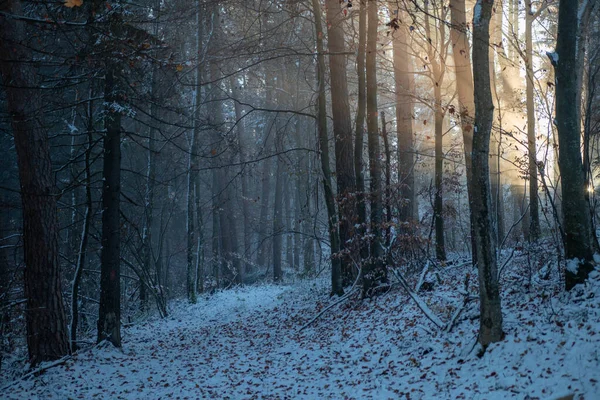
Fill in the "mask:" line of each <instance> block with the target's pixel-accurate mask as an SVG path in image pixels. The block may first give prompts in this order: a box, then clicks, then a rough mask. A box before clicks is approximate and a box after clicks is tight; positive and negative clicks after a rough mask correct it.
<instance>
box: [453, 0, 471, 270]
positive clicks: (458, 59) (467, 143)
mask: <svg viewBox="0 0 600 400" xmlns="http://www.w3.org/2000/svg"><path fill="white" fill-rule="evenodd" d="M466 18H467V17H466V10H465V0H450V19H451V22H452V29H451V30H450V40H451V42H452V54H453V56H454V66H455V69H456V72H455V74H456V92H457V94H458V104H459V115H460V125H461V129H462V135H463V142H464V151H465V170H466V175H467V197H468V199H469V205H470V206H471V205H472V204H473V196H474V192H473V191H474V188H473V186H472V182H473V177H472V175H473V168H472V160H471V154H472V149H473V118H474V116H475V100H474V97H473V75H472V72H471V59H470V54H471V51H470V48H469V39H468V37H467V34H466V31H467V19H466ZM469 220H470V231H471V252H472V254H471V255H472V260H473V264H474V265H475V264H476V263H477V251H476V245H475V220H474V217H473V213H472V212H471V213H470V216H469Z"/></svg>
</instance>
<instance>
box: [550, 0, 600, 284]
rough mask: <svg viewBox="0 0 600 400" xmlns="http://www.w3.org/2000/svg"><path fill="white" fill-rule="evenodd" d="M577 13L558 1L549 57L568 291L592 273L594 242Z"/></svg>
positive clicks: (573, 5)
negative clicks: (583, 156) (553, 43)
mask: <svg viewBox="0 0 600 400" xmlns="http://www.w3.org/2000/svg"><path fill="white" fill-rule="evenodd" d="M578 12H579V5H578V2H576V1H567V0H561V1H560V3H559V12H558V37H557V40H556V51H555V52H554V53H549V54H548V56H549V57H550V61H551V62H552V65H553V66H554V70H555V73H556V125H557V127H558V146H559V153H558V165H559V168H560V174H561V186H562V203H561V205H562V214H563V229H564V233H565V235H564V247H565V257H566V258H567V269H566V271H565V285H566V288H567V290H570V289H571V288H573V286H575V285H576V284H578V283H582V282H583V281H585V279H586V278H587V276H588V274H589V272H590V271H591V270H592V269H593V266H592V265H591V264H590V263H589V262H588V261H590V260H591V259H592V253H593V247H592V240H593V239H592V229H591V226H590V225H591V224H590V214H589V205H588V202H587V201H586V198H585V190H586V187H585V179H584V171H583V163H582V159H581V149H580V145H581V138H580V137H581V134H580V110H579V109H578V105H579V104H580V102H579V100H578V97H579V96H580V93H579V85H578V82H579V78H578V76H577V73H576V70H577V48H578V47H577V40H578V39H577V36H578V32H579V31H578V27H579V24H578Z"/></svg>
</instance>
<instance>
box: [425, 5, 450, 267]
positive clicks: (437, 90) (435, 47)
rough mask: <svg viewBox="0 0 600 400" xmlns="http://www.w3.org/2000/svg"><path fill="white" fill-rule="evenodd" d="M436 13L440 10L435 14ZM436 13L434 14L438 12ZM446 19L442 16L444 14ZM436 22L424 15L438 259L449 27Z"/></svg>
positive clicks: (440, 254)
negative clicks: (432, 121)
mask: <svg viewBox="0 0 600 400" xmlns="http://www.w3.org/2000/svg"><path fill="white" fill-rule="evenodd" d="M425 12H426V13H428V3H425ZM436 15H437V14H436ZM436 15H434V16H436ZM442 19H443V18H442ZM434 21H435V23H436V27H437V29H436V32H435V33H433V32H432V30H431V25H430V15H427V16H426V17H425V32H426V35H427V37H428V38H430V39H429V43H428V46H427V53H428V58H429V62H430V65H431V70H430V78H431V80H432V81H433V82H432V83H433V97H434V105H433V112H434V119H435V135H434V136H435V197H434V202H433V217H434V222H435V254H436V257H437V259H438V260H440V261H445V260H446V243H445V238H444V215H443V214H444V201H443V196H444V191H443V178H444V149H443V140H444V137H443V134H444V132H443V131H444V126H443V124H444V113H445V112H444V110H443V107H442V85H443V83H444V76H445V73H446V60H445V58H446V51H447V50H446V49H447V47H446V44H445V41H446V30H445V24H443V23H441V22H438V21H437V19H434Z"/></svg>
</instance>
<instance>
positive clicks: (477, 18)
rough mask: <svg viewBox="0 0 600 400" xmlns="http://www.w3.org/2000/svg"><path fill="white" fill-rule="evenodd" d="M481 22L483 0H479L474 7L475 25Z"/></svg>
mask: <svg viewBox="0 0 600 400" xmlns="http://www.w3.org/2000/svg"><path fill="white" fill-rule="evenodd" d="M480 22H481V0H477V2H476V3H475V7H474V8H473V25H479V23H480Z"/></svg>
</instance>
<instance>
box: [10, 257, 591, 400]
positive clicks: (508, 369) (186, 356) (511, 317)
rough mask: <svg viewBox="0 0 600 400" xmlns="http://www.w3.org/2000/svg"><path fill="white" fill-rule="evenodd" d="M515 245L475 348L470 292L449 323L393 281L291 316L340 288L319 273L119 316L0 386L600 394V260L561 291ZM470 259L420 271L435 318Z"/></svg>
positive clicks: (244, 393) (455, 292)
mask: <svg viewBox="0 0 600 400" xmlns="http://www.w3.org/2000/svg"><path fill="white" fill-rule="evenodd" d="M519 257H521V261H523V260H524V259H525V258H523V257H524V256H520V255H519V254H516V257H514V262H511V264H510V266H509V268H507V270H506V271H504V272H503V275H502V276H503V278H502V282H503V307H504V330H505V332H506V338H505V339H504V340H503V341H502V342H500V343H497V344H493V345H491V346H490V347H489V348H488V349H487V351H486V352H485V354H484V355H483V357H482V358H479V357H478V356H477V351H478V348H477V346H475V344H476V334H477V327H478V320H477V316H478V305H477V304H478V302H477V300H473V301H471V302H470V303H468V304H467V306H466V308H465V310H464V311H463V312H462V313H461V314H460V316H459V317H458V318H457V319H456V324H455V325H454V326H453V328H452V329H451V330H450V332H446V331H445V330H444V329H438V328H437V327H436V326H435V325H434V324H433V323H432V322H431V321H430V320H429V319H428V318H426V317H425V315H424V314H423V312H421V310H420V309H419V308H418V307H417V305H416V303H415V302H414V301H412V300H411V298H410V297H409V296H408V295H407V293H406V292H405V291H404V290H403V289H402V287H400V286H395V285H394V286H393V287H392V289H391V290H390V291H389V292H388V293H387V294H383V295H380V296H378V297H377V298H375V299H372V300H360V298H359V297H358V296H357V295H356V296H355V295H352V296H350V297H349V299H348V300H347V301H345V302H343V303H341V304H338V305H335V306H334V307H332V308H331V309H329V310H327V311H326V312H325V313H324V314H323V315H322V316H321V317H320V318H318V319H317V320H315V321H314V322H313V323H312V324H310V325H309V326H308V327H306V329H304V330H300V329H301V328H302V327H303V326H304V325H305V324H307V323H308V322H309V321H311V320H312V319H313V318H314V317H315V316H316V315H317V314H318V313H319V312H320V311H322V310H324V309H325V307H327V306H328V305H330V304H333V303H334V302H335V301H336V299H332V298H329V296H328V289H327V282H326V281H323V280H321V281H303V282H299V283H296V284H291V285H287V286H286V285H280V286H276V285H262V286H250V287H244V288H239V289H233V290H229V291H222V292H218V293H216V294H214V295H211V296H202V297H201V298H200V300H199V302H198V304H196V305H188V304H186V303H185V302H182V301H175V302H173V303H172V304H171V305H170V316H169V317H168V318H166V319H159V318H155V317H150V318H148V319H147V320H145V321H143V322H140V323H139V324H136V325H134V326H130V327H126V328H124V330H123V338H124V343H123V349H122V351H120V350H116V349H114V348H112V347H110V346H107V345H104V346H102V345H101V346H96V347H93V348H89V349H87V350H83V351H80V352H78V353H77V354H75V355H74V356H73V357H72V358H70V359H69V360H67V361H66V362H64V363H63V364H61V365H58V366H54V367H52V368H49V369H48V370H46V371H45V372H44V373H43V374H41V375H39V376H37V377H31V376H29V377H27V378H20V379H17V380H16V381H12V382H11V381H7V379H6V376H7V375H6V374H4V375H3V377H2V379H3V380H4V381H0V387H2V392H0V393H1V394H0V397H2V398H5V399H38V398H39V399H70V398H74V399H79V398H80V399H159V398H162V399H167V398H169V399H197V398H215V399H254V398H261V399H327V398H331V399H345V398H349V399H510V398H514V399H556V398H558V397H560V396H564V395H567V394H570V393H573V394H576V397H575V398H579V399H583V398H585V399H590V400H593V399H600V382H599V381H600V372H599V371H600V271H598V270H597V271H594V272H593V278H592V279H591V280H590V283H588V284H586V285H585V286H581V287H578V288H576V289H575V290H573V291H572V292H570V293H565V292H563V291H561V289H560V281H559V279H558V278H557V276H558V273H557V272H553V271H549V270H547V269H546V268H548V267H545V268H542V269H541V270H540V271H538V272H536V273H534V274H532V276H531V280H529V279H524V278H523V275H524V270H523V269H522V266H523V264H522V263H520V262H519ZM469 269H470V268H469V267H468V266H466V265H464V264H463V265H458V264H455V265H454V266H449V267H446V268H444V269H431V270H430V271H429V272H428V274H427V276H426V277H425V281H427V282H429V283H431V284H433V286H434V287H433V290H430V291H421V292H420V293H419V295H420V297H421V299H422V301H423V302H424V303H425V304H427V305H428V307H429V308H430V310H431V312H433V313H435V314H436V316H437V317H438V318H439V319H440V320H441V321H442V322H443V323H447V322H448V321H451V320H452V316H453V315H454V314H455V311H456V309H457V308H461V306H462V305H463V304H464V301H463V300H464V298H465V297H464V294H461V293H460V292H461V290H462V289H463V288H464V281H465V276H466V275H467V273H468V270H469ZM414 275H415V276H416V278H415V281H416V280H418V277H419V275H420V274H419V271H416V274H414ZM553 276H556V278H555V279H553V278H552V277H553ZM476 282H477V280H476V277H475V276H472V277H471V279H470V280H469V284H468V291H469V293H470V295H472V296H476ZM410 283H411V284H412V285H414V284H415V282H412V281H411V282H410ZM430 286H431V285H425V286H424V287H430ZM413 287H414V286H413Z"/></svg>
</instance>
